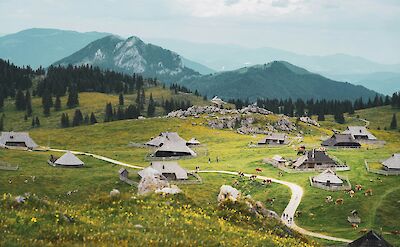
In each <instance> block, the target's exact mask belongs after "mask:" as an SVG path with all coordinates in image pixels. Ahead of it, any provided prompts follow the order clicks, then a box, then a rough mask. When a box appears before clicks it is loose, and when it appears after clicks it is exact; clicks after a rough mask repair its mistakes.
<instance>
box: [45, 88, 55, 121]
mask: <svg viewBox="0 0 400 247" xmlns="http://www.w3.org/2000/svg"><path fill="white" fill-rule="evenodd" d="M42 105H43V114H44V115H45V116H49V115H50V107H51V106H52V105H53V100H52V98H51V94H50V92H49V90H45V91H44V92H43V95H42Z"/></svg>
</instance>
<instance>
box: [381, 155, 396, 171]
mask: <svg viewBox="0 0 400 247" xmlns="http://www.w3.org/2000/svg"><path fill="white" fill-rule="evenodd" d="M382 165H383V169H385V170H386V171H396V172H400V154H393V155H392V157H390V158H389V159H387V160H385V161H383V162H382Z"/></svg>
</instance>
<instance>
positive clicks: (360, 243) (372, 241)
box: [348, 231, 393, 247]
mask: <svg viewBox="0 0 400 247" xmlns="http://www.w3.org/2000/svg"><path fill="white" fill-rule="evenodd" d="M348 246H349V247H393V245H391V244H390V243H388V242H387V241H386V240H385V239H384V238H383V237H382V236H381V235H379V234H378V233H376V232H375V231H369V232H367V233H366V234H365V235H363V236H362V237H360V238H358V239H356V240H354V241H353V242H351V243H349V244H348Z"/></svg>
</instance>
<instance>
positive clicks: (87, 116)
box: [83, 114, 89, 125]
mask: <svg viewBox="0 0 400 247" xmlns="http://www.w3.org/2000/svg"><path fill="white" fill-rule="evenodd" d="M83 123H84V124H86V125H88V124H89V115H88V114H86V115H85V117H84V118H83Z"/></svg>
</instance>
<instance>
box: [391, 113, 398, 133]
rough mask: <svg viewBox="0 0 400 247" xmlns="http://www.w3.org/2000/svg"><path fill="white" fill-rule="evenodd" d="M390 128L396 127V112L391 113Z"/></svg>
mask: <svg viewBox="0 0 400 247" xmlns="http://www.w3.org/2000/svg"><path fill="white" fill-rule="evenodd" d="M390 128H391V129H392V130H393V129H397V118H396V113H393V117H392V122H391V123H390Z"/></svg>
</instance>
